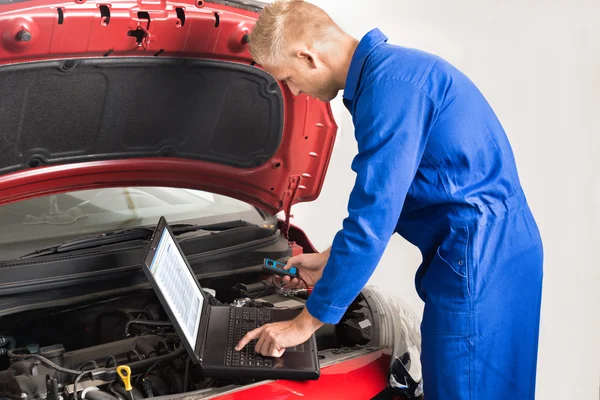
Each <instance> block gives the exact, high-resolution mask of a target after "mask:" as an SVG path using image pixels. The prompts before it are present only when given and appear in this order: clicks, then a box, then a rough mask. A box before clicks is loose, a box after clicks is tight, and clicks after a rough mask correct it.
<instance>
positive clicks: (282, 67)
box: [264, 56, 339, 102]
mask: <svg viewBox="0 0 600 400" xmlns="http://www.w3.org/2000/svg"><path fill="white" fill-rule="evenodd" d="M264 68H265V70H266V71H267V72H268V73H270V74H271V75H272V76H273V77H274V78H275V79H277V80H278V81H282V82H284V83H285V84H286V85H287V86H288V88H289V89H290V91H291V92H292V93H293V94H294V95H295V96H298V95H299V94H301V93H304V94H306V95H308V96H310V97H314V98H317V99H319V100H321V101H324V102H329V101H331V100H333V99H334V98H335V97H336V96H337V95H338V92H339V89H337V88H336V87H335V82H334V79H333V76H332V74H331V71H330V69H329V68H328V67H327V66H326V65H325V64H323V63H322V62H320V61H318V60H315V59H314V57H312V56H302V57H295V58H293V59H291V60H287V62H283V63H278V65H273V66H265V67H264Z"/></svg>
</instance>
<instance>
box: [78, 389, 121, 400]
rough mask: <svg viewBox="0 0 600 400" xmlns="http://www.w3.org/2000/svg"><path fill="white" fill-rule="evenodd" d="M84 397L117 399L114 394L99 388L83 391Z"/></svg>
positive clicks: (92, 399)
mask: <svg viewBox="0 0 600 400" xmlns="http://www.w3.org/2000/svg"><path fill="white" fill-rule="evenodd" d="M84 399H89V400H118V399H117V398H116V397H115V396H113V395H110V394H108V393H106V392H102V391H100V390H90V391H88V392H86V393H85V397H84Z"/></svg>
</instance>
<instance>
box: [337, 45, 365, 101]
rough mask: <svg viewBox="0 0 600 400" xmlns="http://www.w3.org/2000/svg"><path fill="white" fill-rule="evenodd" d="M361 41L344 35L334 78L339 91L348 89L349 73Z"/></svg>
mask: <svg viewBox="0 0 600 400" xmlns="http://www.w3.org/2000/svg"><path fill="white" fill-rule="evenodd" d="M358 43H359V41H358V40H356V39H354V38H353V37H352V36H349V35H344V37H343V39H342V40H341V41H340V47H339V50H340V51H339V52H338V54H339V58H338V60H337V63H336V65H335V70H334V76H335V77H336V82H335V83H336V87H337V89H338V90H343V89H344V88H345V87H346V80H347V79H348V71H349V70H350V64H352V58H353V57H354V52H355V51H356V48H357V47H358Z"/></svg>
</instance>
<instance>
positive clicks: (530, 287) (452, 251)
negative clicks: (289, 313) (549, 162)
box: [307, 29, 543, 400]
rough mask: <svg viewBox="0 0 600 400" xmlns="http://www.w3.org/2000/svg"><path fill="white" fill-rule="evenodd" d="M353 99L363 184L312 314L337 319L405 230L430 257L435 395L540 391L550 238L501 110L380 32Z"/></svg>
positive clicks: (519, 395) (350, 90)
mask: <svg viewBox="0 0 600 400" xmlns="http://www.w3.org/2000/svg"><path fill="white" fill-rule="evenodd" d="M344 104H345V106H346V107H347V108H348V110H349V111H350V113H351V114H352V117H353V121H354V126H355V135H356V140H357V141H358V150H359V152H358V155H357V156H356V158H355V159H354V161H353V163H352V169H353V170H354V171H355V172H356V174H357V177H356V183H355V186H354V188H353V190H352V193H351V195H350V200H349V204H348V213H349V214H348V217H347V218H346V219H345V220H344V223H343V229H342V230H341V231H340V232H338V233H337V235H336V236H335V238H334V241H333V245H332V249H331V254H330V257H329V261H328V263H327V266H326V267H325V270H324V272H323V277H322V278H321V279H320V281H319V282H318V283H317V284H316V285H315V288H314V291H313V292H312V294H311V296H310V298H309V300H308V302H307V309H308V311H309V312H310V313H311V314H312V315H313V316H315V317H316V318H318V319H320V320H321V321H323V322H326V323H337V322H338V321H339V320H340V318H341V317H342V315H343V313H344V312H345V310H346V309H347V307H348V306H349V305H350V303H351V302H352V301H353V300H354V298H355V297H356V296H357V295H358V294H359V293H360V291H361V289H362V288H363V287H364V285H365V284H366V283H367V281H368V279H369V277H370V276H371V274H372V273H373V271H374V269H375V267H376V266H377V264H378V262H379V260H380V258H381V256H382V253H383V251H384V249H385V247H386V245H387V243H388V241H389V239H390V237H391V235H392V234H393V233H396V232H397V233H399V234H400V235H402V237H404V238H405V239H406V240H408V241H409V242H411V243H413V244H414V245H415V246H417V247H418V248H419V249H420V250H421V253H422V256H423V262H422V264H421V265H420V267H419V269H418V271H417V273H416V279H415V283H416V289H417V292H418V294H419V296H420V297H421V299H423V301H424V302H425V308H424V314H423V321H422V325H421V333H422V354H421V361H422V366H423V385H424V393H425V398H426V399H427V400H437V399H441V400H452V399H477V400H494V399H502V400H506V399H519V400H525V399H533V398H534V391H535V375H536V360H537V348H538V332H539V317H540V301H541V290H542V264H543V248H542V242H541V238H540V234H539V231H538V228H537V225H536V222H535V220H534V218H533V216H532V213H531V211H530V209H529V206H528V204H527V201H526V198H525V195H524V193H523V190H522V188H521V184H520V181H519V177H518V174H517V169H516V166H515V160H514V157H513V153H512V149H511V146H510V144H509V141H508V139H507V137H506V134H505V132H504V130H503V128H502V126H501V124H500V122H499V121H498V119H497V118H496V116H495V114H494V112H493V111H492V109H491V107H490V106H489V104H488V103H487V101H486V100H485V98H484V97H483V95H482V94H481V93H480V92H479V90H478V89H477V88H476V87H475V85H474V84H473V83H472V82H471V81H470V80H469V79H468V78H467V77H466V76H465V75H463V74H462V73H461V72H460V71H458V70H457V69H456V68H454V67H453V66H452V65H450V64H449V63H447V62H446V61H444V60H442V59H441V58H439V57H436V56H433V55H431V54H427V53H425V52H422V51H418V50H413V49H408V48H404V47H400V46H394V45H391V44H388V43H387V37H385V36H384V35H383V34H382V33H381V32H380V31H379V30H377V29H374V30H372V31H370V32H369V33H368V34H367V35H365V36H364V37H363V38H362V40H361V41H360V44H359V46H358V48H357V49H356V52H355V53H354V56H353V58H352V62H351V67H350V71H349V74H348V77H347V81H346V87H345V90H344Z"/></svg>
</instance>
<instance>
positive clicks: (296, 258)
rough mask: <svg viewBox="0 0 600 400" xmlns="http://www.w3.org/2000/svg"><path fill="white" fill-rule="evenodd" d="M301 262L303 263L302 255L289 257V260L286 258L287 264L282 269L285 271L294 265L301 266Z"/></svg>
mask: <svg viewBox="0 0 600 400" xmlns="http://www.w3.org/2000/svg"><path fill="white" fill-rule="evenodd" d="M303 261H304V254H298V255H297V256H294V257H290V258H288V260H287V263H286V264H285V267H283V269H286V270H287V269H290V268H292V267H293V266H294V265H299V264H302V262H303Z"/></svg>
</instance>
